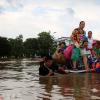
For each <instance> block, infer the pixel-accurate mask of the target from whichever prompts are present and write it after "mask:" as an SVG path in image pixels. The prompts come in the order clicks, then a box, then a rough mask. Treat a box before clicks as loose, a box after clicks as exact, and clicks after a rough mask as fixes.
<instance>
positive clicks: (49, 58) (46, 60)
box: [44, 56, 53, 67]
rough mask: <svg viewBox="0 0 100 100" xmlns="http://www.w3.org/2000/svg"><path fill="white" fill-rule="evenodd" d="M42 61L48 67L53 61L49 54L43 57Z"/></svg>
mask: <svg viewBox="0 0 100 100" xmlns="http://www.w3.org/2000/svg"><path fill="white" fill-rule="evenodd" d="M44 63H45V64H46V65H47V66H48V67H50V66H51V65H52V63H53V59H52V57H51V56H46V57H45V59H44Z"/></svg>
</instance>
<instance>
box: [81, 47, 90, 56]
mask: <svg viewBox="0 0 100 100" xmlns="http://www.w3.org/2000/svg"><path fill="white" fill-rule="evenodd" d="M90 54H91V51H90V50H86V49H85V48H84V49H81V55H82V56H83V55H90Z"/></svg>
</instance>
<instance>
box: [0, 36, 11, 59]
mask: <svg viewBox="0 0 100 100" xmlns="http://www.w3.org/2000/svg"><path fill="white" fill-rule="evenodd" d="M10 51H11V46H10V44H9V41H8V39H7V38H5V37H0V57H4V56H6V57H8V56H10Z"/></svg>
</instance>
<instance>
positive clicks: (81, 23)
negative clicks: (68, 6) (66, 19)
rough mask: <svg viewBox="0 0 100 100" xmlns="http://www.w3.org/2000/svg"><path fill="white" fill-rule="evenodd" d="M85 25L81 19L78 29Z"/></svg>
mask: <svg viewBox="0 0 100 100" xmlns="http://www.w3.org/2000/svg"><path fill="white" fill-rule="evenodd" d="M84 27H85V22H84V21H81V22H80V23H79V28H80V29H83V28H84Z"/></svg>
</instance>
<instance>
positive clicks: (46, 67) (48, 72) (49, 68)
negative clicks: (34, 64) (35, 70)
mask: <svg viewBox="0 0 100 100" xmlns="http://www.w3.org/2000/svg"><path fill="white" fill-rule="evenodd" d="M54 72H58V73H61V74H66V72H65V71H64V70H63V69H61V68H59V67H58V65H57V64H56V63H55V62H53V59H52V57H51V56H48V57H45V58H44V61H42V62H40V67H39V75H42V76H52V75H54Z"/></svg>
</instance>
